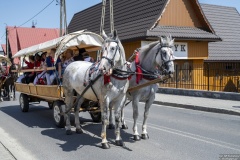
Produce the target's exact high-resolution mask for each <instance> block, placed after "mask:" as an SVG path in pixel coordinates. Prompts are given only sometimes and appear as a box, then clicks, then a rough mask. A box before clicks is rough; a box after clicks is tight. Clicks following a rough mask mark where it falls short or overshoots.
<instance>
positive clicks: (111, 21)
mask: <svg viewBox="0 0 240 160" xmlns="http://www.w3.org/2000/svg"><path fill="white" fill-rule="evenodd" d="M110 27H111V33H112V34H113V31H114V18H113V0H110Z"/></svg>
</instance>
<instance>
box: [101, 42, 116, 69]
mask: <svg viewBox="0 0 240 160" xmlns="http://www.w3.org/2000/svg"><path fill="white" fill-rule="evenodd" d="M108 42H115V43H117V46H116V50H115V53H114V55H113V58H112V59H110V58H108V57H107V56H102V59H106V60H107V61H108V63H109V64H110V65H111V67H113V66H114V59H115V56H116V54H117V51H119V53H120V52H121V51H120V47H119V43H118V41H117V40H111V39H108V40H106V41H105V43H104V44H106V43H108ZM104 48H105V45H104ZM107 55H108V50H107ZM120 56H121V54H120Z"/></svg>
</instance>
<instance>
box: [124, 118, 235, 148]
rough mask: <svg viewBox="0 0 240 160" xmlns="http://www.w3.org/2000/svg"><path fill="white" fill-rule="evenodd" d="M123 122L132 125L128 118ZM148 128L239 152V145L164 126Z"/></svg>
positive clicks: (150, 125) (149, 125) (149, 124)
mask: <svg viewBox="0 0 240 160" xmlns="http://www.w3.org/2000/svg"><path fill="white" fill-rule="evenodd" d="M125 120H126V121H128V122H130V123H133V121H132V120H131V119H129V118H125ZM137 124H138V125H142V123H139V122H137ZM148 127H149V128H152V129H156V130H160V131H164V132H168V133H171V134H176V135H179V136H182V137H186V138H190V139H194V140H197V141H201V142H205V143H209V144H212V145H216V146H220V147H223V148H228V149H232V150H235V151H240V145H235V144H231V143H227V142H224V141H219V140H216V139H212V138H208V137H204V136H200V135H197V134H192V133H188V132H184V131H180V130H176V129H172V128H168V127H164V126H159V125H155V124H151V123H148Z"/></svg>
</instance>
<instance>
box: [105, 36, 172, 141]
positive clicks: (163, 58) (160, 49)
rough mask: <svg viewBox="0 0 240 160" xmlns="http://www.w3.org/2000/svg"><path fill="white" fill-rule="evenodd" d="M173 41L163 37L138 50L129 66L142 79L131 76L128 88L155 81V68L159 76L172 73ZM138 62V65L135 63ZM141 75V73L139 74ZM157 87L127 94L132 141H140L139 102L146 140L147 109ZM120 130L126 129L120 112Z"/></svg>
mask: <svg viewBox="0 0 240 160" xmlns="http://www.w3.org/2000/svg"><path fill="white" fill-rule="evenodd" d="M173 44H174V39H172V37H171V36H169V37H166V36H163V37H161V38H160V41H156V42H153V43H150V44H148V45H146V46H143V47H141V48H140V50H139V53H138V55H136V59H137V60H136V59H135V61H134V62H132V63H131V64H130V68H131V70H132V71H136V70H137V69H140V70H142V77H141V75H139V74H136V75H134V76H132V78H131V79H130V81H129V87H130V88H131V87H134V86H137V85H140V84H143V83H146V82H148V81H150V80H153V79H156V78H157V77H158V76H159V72H158V69H157V68H160V69H162V71H161V72H162V73H161V74H165V75H169V74H172V73H173V72H174V63H173V51H172V49H171V47H173ZM137 61H139V63H138V62H137ZM136 62H137V63H138V64H137V63H136ZM140 74H141V73H140ZM157 89H158V85H157V84H151V85H149V86H147V87H144V88H141V89H138V90H136V91H132V92H131V93H129V94H127V98H128V99H129V100H130V101H132V107H133V119H134V124H133V138H134V140H140V136H139V133H138V129H137V118H138V115H139V113H138V104H139V101H141V102H145V111H144V120H143V124H142V136H141V138H142V139H148V138H149V136H148V134H147V118H148V114H149V109H150V107H151V105H152V104H153V102H154V99H155V93H156V92H157ZM111 116H112V114H111V113H110V125H109V126H112V125H113V122H112V121H111ZM121 121H122V124H123V125H122V128H123V129H127V128H128V127H127V125H126V122H125V120H124V113H123V111H122V119H121Z"/></svg>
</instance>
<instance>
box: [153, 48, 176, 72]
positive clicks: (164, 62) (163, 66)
mask: <svg viewBox="0 0 240 160" xmlns="http://www.w3.org/2000/svg"><path fill="white" fill-rule="evenodd" d="M163 47H167V48H170V46H162V45H161V46H160V47H159V48H158V51H157V53H156V55H155V59H156V58H157V55H158V53H159V52H160V54H161V60H162V62H163V63H162V65H161V66H160V68H161V69H162V70H163V71H164V70H165V68H166V66H167V64H168V63H169V62H172V61H173V60H172V59H171V56H169V59H168V60H167V61H165V60H164V58H163V54H162V52H161V49H162V48H163Z"/></svg>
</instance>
